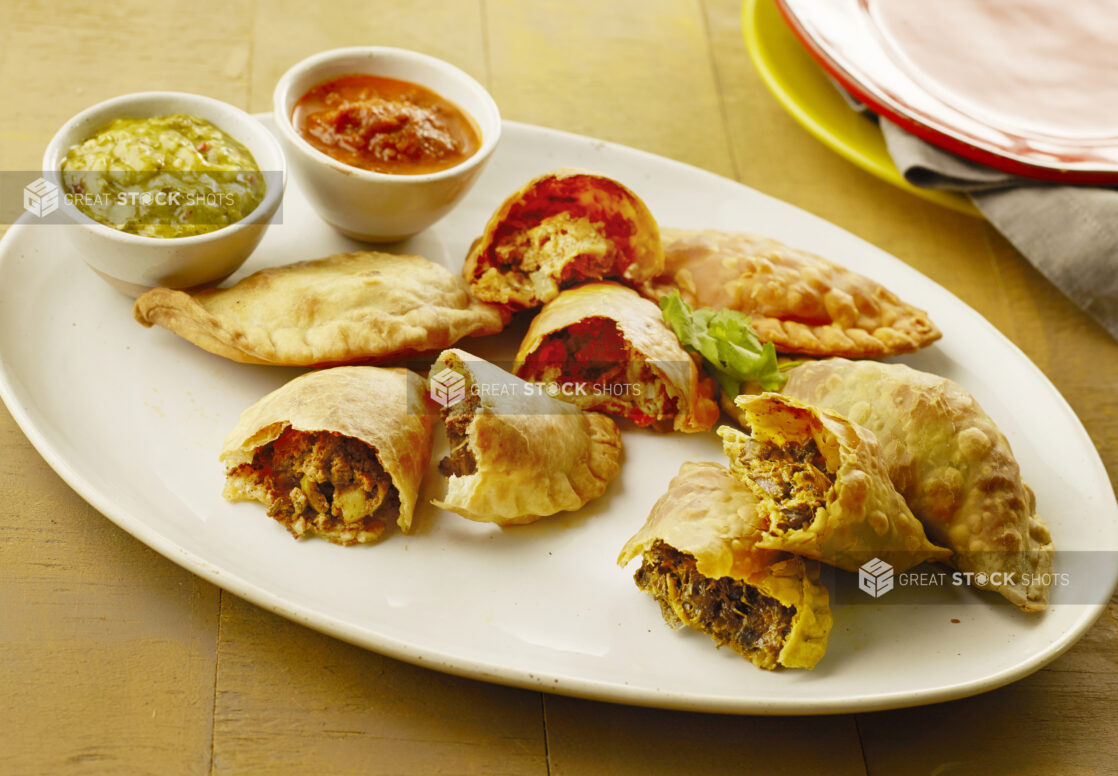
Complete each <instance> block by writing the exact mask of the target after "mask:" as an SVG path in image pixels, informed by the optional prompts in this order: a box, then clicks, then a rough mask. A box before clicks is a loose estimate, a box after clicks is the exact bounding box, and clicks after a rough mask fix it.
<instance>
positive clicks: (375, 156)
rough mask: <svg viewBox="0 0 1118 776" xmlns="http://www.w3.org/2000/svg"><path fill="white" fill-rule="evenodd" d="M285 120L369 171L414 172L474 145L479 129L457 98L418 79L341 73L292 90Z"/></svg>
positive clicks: (458, 158) (433, 168)
mask: <svg viewBox="0 0 1118 776" xmlns="http://www.w3.org/2000/svg"><path fill="white" fill-rule="evenodd" d="M291 123H292V124H293V125H294V127H295V131H296V132H298V133H299V134H300V135H301V136H302V137H303V139H305V140H306V141H307V142H308V143H310V144H311V145H313V146H314V147H315V148H317V149H318V150H319V151H322V152H323V153H325V154H328V155H329V156H331V157H333V158H334V159H337V160H338V161H339V162H344V163H345V164H348V165H351V166H353V167H360V168H361V169H363V170H371V171H373V172H382V173H392V174H397V175H422V174H423V173H429V172H437V171H439V170H445V169H447V168H448V167H453V166H455V165H456V164H459V163H461V162H463V161H465V160H466V159H468V158H470V157H471V156H473V155H474V154H475V153H477V150H478V148H480V147H481V138H480V133H479V132H478V130H477V128H476V126H475V125H474V122H473V120H472V119H471V118H470V117H469V116H468V115H467V114H466V113H465V112H464V111H463V110H462V109H460V108H459V107H458V106H456V105H454V104H453V103H452V102H450V101H449V100H446V99H444V98H442V97H440V96H439V95H437V94H435V93H434V92H433V91H431V90H430V89H426V88H424V87H422V86H420V85H419V84H413V83H409V82H408V81H398V80H396V79H394V78H382V77H380V76H376V75H361V74H355V75H344V76H342V77H340V78H335V79H334V80H332V81H327V82H326V83H323V84H319V85H318V86H315V87H313V88H312V89H311V90H310V91H308V92H307V93H306V94H304V95H303V96H302V97H300V98H299V102H297V103H296V104H295V110H294V112H293V113H292V116H291Z"/></svg>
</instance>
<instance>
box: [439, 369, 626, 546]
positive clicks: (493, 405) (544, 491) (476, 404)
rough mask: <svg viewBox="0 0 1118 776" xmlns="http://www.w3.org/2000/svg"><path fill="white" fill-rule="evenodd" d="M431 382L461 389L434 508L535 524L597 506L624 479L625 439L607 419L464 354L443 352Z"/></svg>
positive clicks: (447, 416)
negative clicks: (442, 491)
mask: <svg viewBox="0 0 1118 776" xmlns="http://www.w3.org/2000/svg"><path fill="white" fill-rule="evenodd" d="M462 378H464V382H463V381H462ZM431 380H432V381H433V382H437V383H440V384H443V385H448V384H453V385H457V386H459V392H458V393H455V394H449V395H448V396H449V397H450V398H455V397H457V396H459V395H461V398H459V399H457V400H456V401H448V402H447V405H446V406H445V407H444V408H443V410H442V415H443V420H444V422H445V423H446V430H447V437H448V439H449V441H450V455H449V456H447V457H446V458H444V459H443V461H442V462H441V463H440V464H439V470H440V471H441V472H442V473H443V474H444V475H445V476H446V477H447V478H448V482H447V492H446V496H445V497H444V498H443V499H441V500H437V501H434V502H432V503H434V504H435V506H438V507H441V508H443V509H449V510H451V511H452V512H457V513H458V514H460V515H462V516H463V517H467V518H469V519H471V520H478V521H482V522H492V523H498V524H500V525H516V524H524V523H531V522H534V521H536V520H539V519H540V518H541V517H544V516H547V515H552V514H555V513H556V512H560V511H563V510H575V509H579V508H580V507H582V506H584V505H585V504H587V503H588V502H590V501H593V500H594V499H596V498H598V497H599V496H601V495H602V494H603V493H604V492H605V490H606V487H607V486H608V485H609V483H610V482H611V481H613V479H614V478H615V477H616V476H617V473H618V472H619V471H621V433H620V432H619V431H618V430H617V426H616V425H615V424H614V422H613V421H612V420H610V419H609V418H608V417H606V416H605V415H601V414H599V413H597V412H583V411H582V410H580V409H579V408H578V407H576V406H574V405H573V404H568V403H567V402H563V401H559V400H558V399H553V398H551V397H550V396H548V395H547V394H546V393H545V392H544V391H543V390H542V387H541V386H538V385H532V384H529V383H526V382H525V381H523V380H521V379H519V378H517V377H515V376H513V375H511V374H509V373H508V372H506V371H504V370H503V369H499V368H498V367H496V366H494V365H493V364H490V363H488V362H486V361H481V360H479V359H477V358H476V357H474V356H471V355H470V354H468V353H464V352H462V351H461V350H446V351H443V353H442V354H441V355H440V356H439V358H438V360H437V361H436V362H435V364H434V366H432V367H431ZM463 392H464V393H463Z"/></svg>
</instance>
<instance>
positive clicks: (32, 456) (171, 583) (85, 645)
mask: <svg viewBox="0 0 1118 776" xmlns="http://www.w3.org/2000/svg"><path fill="white" fill-rule="evenodd" d="M0 450H2V451H3V455H2V456H0V504H3V507H2V508H0V649H2V651H3V655H4V658H3V660H0V730H3V731H5V732H4V734H3V735H0V740H2V741H3V746H0V773H5V774H9V773H10V774H21V776H23V775H24V774H28V775H31V774H51V775H52V776H54V775H55V774H67V773H82V774H133V773H136V774H139V773H160V772H162V773H167V772H169V771H167V770H165V768H166V766H167V764H168V763H174V764H175V768H176V771H175V772H177V773H189V774H204V773H206V772H208V770H209V754H210V728H211V724H210V722H211V714H212V709H213V675H214V670H215V663H216V653H215V644H216V632H217V602H218V591H217V589H216V588H214V587H213V586H212V585H209V584H207V583H205V582H203V581H202V580H200V579H199V578H197V577H195V576H193V575H192V574H190V573H188V572H186V571H184V570H182V569H180V568H179V567H178V566H175V565H174V564H172V563H171V562H170V561H168V560H166V559H164V558H163V557H161V556H159V555H157V554H156V553H155V552H153V551H152V550H149V549H148V548H147V547H145V546H143V545H142V544H140V543H139V542H138V541H136V540H135V539H133V538H132V537H130V536H128V535H127V534H125V533H124V532H123V531H121V530H119V529H118V528H117V527H116V526H114V525H113V524H112V523H110V522H109V521H108V520H107V519H105V517H103V516H102V515H101V514H99V513H98V512H97V511H96V510H94V509H93V508H92V507H90V506H89V505H87V504H86V503H85V502H84V501H82V499H81V498H80V497H79V496H78V495H77V494H76V493H74V492H73V491H72V490H70V489H69V488H68V487H66V484H65V483H64V482H62V481H61V480H60V479H59V478H58V476H57V475H56V474H55V473H54V472H53V471H52V470H51V469H50V468H49V467H48V466H47V464H46V463H45V462H44V461H43V460H42V458H40V457H39V455H38V453H36V452H35V450H34V449H33V448H32V447H31V445H30V443H29V442H28V441H27V440H26V439H25V438H24V436H23V434H22V432H21V431H20V430H19V428H18V427H17V426H16V425H15V422H14V421H13V420H12V418H11V415H9V414H8V412H7V410H5V409H0Z"/></svg>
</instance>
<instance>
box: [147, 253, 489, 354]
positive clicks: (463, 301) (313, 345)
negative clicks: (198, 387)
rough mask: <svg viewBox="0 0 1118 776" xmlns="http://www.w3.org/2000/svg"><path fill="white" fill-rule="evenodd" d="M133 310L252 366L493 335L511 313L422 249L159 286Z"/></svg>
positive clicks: (423, 347)
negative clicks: (183, 287) (479, 296)
mask: <svg viewBox="0 0 1118 776" xmlns="http://www.w3.org/2000/svg"><path fill="white" fill-rule="evenodd" d="M132 314H133V316H134V317H135V318H136V320H137V321H139V322H140V323H142V324H143V325H144V326H151V325H152V324H158V325H160V326H162V327H164V328H166V329H169V330H171V331H173V332H174V333H176V334H178V335H179V336H180V337H184V338H185V339H187V340H189V341H190V342H193V343H194V344H195V345H197V346H198V347H200V348H202V349H204V350H208V351H209V352H211V353H216V354H217V355H219V356H224V357H225V358H229V359H232V360H233V361H240V362H242V363H247V364H280V365H285V366H322V365H329V364H351V363H370V364H371V363H385V362H387V361H393V360H401V359H403V358H406V357H409V356H411V355H415V354H417V353H423V352H426V351H437V350H441V349H442V348H445V347H449V346H450V345H453V344H454V343H455V342H457V341H458V340H460V339H462V338H463V337H470V336H480V335H484V334H494V333H496V332H499V331H500V330H501V329H502V328H504V326H505V324H506V323H508V320H509V313H508V312H507V311H505V310H502V309H499V308H497V307H495V306H492V305H487V304H483V303H481V302H479V301H477V300H476V299H473V298H472V297H471V296H470V294H469V292H468V290H467V288H466V284H465V283H464V282H463V281H462V279H461V278H458V277H455V276H454V275H452V274H451V273H450V272H448V271H447V270H446V269H445V268H444V267H442V266H440V265H438V264H435V263H434V262H432V261H428V260H427V259H425V258H423V257H421V256H406V255H399V256H398V255H393V254H388V253H377V252H376V251H360V252H357V253H341V254H337V255H334V256H328V257H326V258H324V259H316V260H314V261H302V262H298V263H296V264H287V265H285V266H281V267H271V268H268V269H263V270H260V271H259V272H256V273H254V274H252V275H249V276H248V277H246V278H244V279H242V280H240V281H238V282H237V283H236V284H234V285H233V286H230V287H229V288H211V289H206V290H203V291H198V292H196V293H192V294H188V293H186V292H184V291H174V290H171V289H169V288H156V289H152V290H151V291H148V292H147V293H145V294H143V295H142V296H140V298H139V299H137V300H136V304H135V306H134V307H133V310H132Z"/></svg>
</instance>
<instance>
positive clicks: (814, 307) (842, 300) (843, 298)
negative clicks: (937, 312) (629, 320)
mask: <svg viewBox="0 0 1118 776" xmlns="http://www.w3.org/2000/svg"><path fill="white" fill-rule="evenodd" d="M662 239H663V247H664V272H663V273H662V274H660V275H659V276H658V277H655V278H653V279H652V280H650V281H648V282H645V283H642V284H636V285H637V288H638V289H639V290H640V292H641V293H642V294H644V295H645V296H647V297H648V298H650V299H652V300H654V301H658V300H659V299H660V297H662V296H665V295H667V294H670V293H671V292H672V290H673V289H678V290H679V292H680V295H681V296H682V297H683V300H684V301H685V302H687V304H689V305H691V306H692V307H695V308H698V307H713V308H715V309H720V310H721V309H728V310H737V311H739V312H742V313H745V314H746V315H749V316H750V318H751V322H752V326H753V330H754V331H755V332H756V333H757V336H758V338H760V339H761V341H762V342H771V343H773V346H774V347H775V348H776V349H777V351H779V352H781V353H804V354H811V355H821V356H849V357H851V358H867V357H879V356H889V355H895V354H898V353H908V352H911V351H915V350H918V349H920V348H922V347H924V346H925V345H929V344H931V343H932V342H934V341H936V340H937V339H939V337H940V332H939V329H937V328H936V326H935V325H934V324H933V323H932V321H931V320H930V319H929V318H928V314H927V313H925V312H924V311H923V310H920V309H917V308H916V307H913V306H912V305H910V304H908V303H907V302H904V301H902V300H901V299H900V298H899V297H898V296H897V295H896V294H894V293H893V292H892V291H890V290H888V289H887V288H885V287H884V286H882V285H880V284H879V283H876V282H875V281H873V280H870V279H869V278H867V277H864V276H862V275H859V274H858V273H856V272H852V271H851V270H848V269H846V268H844V267H840V266H839V265H837V264H834V263H833V262H830V261H828V260H826V259H824V258H822V257H820V256H816V255H815V254H812V253H808V252H807V251H801V250H798V249H796V248H792V247H790V246H787V245H785V244H783V243H781V242H778V241H776V240H773V239H770V238H767V237H759V236H757V235H752V234H745V233H735V232H720V231H716V230H713V229H706V230H686V229H668V228H664V229H662Z"/></svg>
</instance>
